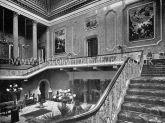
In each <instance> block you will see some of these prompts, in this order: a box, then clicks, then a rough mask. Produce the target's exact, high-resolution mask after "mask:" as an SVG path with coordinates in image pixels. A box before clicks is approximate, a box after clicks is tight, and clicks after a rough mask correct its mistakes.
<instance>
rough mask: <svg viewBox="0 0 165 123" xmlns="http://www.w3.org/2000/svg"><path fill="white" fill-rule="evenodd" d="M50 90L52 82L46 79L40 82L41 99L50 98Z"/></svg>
mask: <svg viewBox="0 0 165 123" xmlns="http://www.w3.org/2000/svg"><path fill="white" fill-rule="evenodd" d="M49 90H50V84H49V81H48V80H46V79H44V80H41V81H40V82H39V91H40V95H41V99H44V100H46V99H48V98H49V96H48V95H49V93H48V92H49Z"/></svg>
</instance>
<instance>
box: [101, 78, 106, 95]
mask: <svg viewBox="0 0 165 123" xmlns="http://www.w3.org/2000/svg"><path fill="white" fill-rule="evenodd" d="M104 83H105V80H100V97H101V96H102V94H103V93H104V91H105V90H104Z"/></svg>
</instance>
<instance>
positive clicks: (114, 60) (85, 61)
mask: <svg viewBox="0 0 165 123" xmlns="http://www.w3.org/2000/svg"><path fill="white" fill-rule="evenodd" d="M139 55H141V52H132V53H125V54H113V55H104V56H97V57H82V58H56V59H50V60H46V61H45V62H41V63H40V64H39V65H37V66H33V67H31V68H29V69H24V70H21V69H20V70H19V69H17V70H13V69H8V70H6V69H3V68H0V75H1V76H27V75H30V74H33V73H34V72H37V71H38V72H41V71H44V70H46V69H52V68H54V69H56V68H57V69H58V68H73V67H87V66H88V67H89V66H91V67H92V66H104V65H121V64H123V62H124V60H125V59H126V58H127V57H128V56H131V57H132V56H133V57H134V56H138V58H139Z"/></svg>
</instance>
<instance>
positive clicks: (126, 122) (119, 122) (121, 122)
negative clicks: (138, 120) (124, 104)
mask: <svg viewBox="0 0 165 123" xmlns="http://www.w3.org/2000/svg"><path fill="white" fill-rule="evenodd" d="M116 123H133V122H130V121H123V120H118V121H117V122H116Z"/></svg>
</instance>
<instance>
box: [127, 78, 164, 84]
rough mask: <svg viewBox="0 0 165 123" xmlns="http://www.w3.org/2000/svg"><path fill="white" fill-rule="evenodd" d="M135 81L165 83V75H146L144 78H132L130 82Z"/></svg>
mask: <svg viewBox="0 0 165 123" xmlns="http://www.w3.org/2000/svg"><path fill="white" fill-rule="evenodd" d="M134 83H155V84H165V77H155V78H152V77H144V78H142V79H139V78H136V79H132V80H130V84H134Z"/></svg>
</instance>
